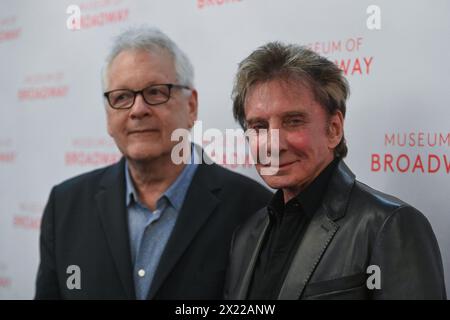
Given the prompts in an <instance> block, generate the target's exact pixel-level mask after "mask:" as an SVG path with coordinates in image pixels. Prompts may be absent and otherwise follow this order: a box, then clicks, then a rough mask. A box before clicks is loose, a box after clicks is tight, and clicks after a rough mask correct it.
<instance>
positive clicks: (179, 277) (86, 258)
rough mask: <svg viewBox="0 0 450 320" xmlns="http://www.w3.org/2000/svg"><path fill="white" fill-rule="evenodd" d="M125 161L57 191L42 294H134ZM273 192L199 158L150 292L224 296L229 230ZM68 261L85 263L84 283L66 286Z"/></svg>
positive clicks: (45, 244)
mask: <svg viewBox="0 0 450 320" xmlns="http://www.w3.org/2000/svg"><path fill="white" fill-rule="evenodd" d="M124 163H125V161H124V159H122V160H121V161H120V162H119V163H117V164H114V165H112V166H109V167H106V168H103V169H99V170H95V171H92V172H90V173H87V174H83V175H81V176H78V177H75V178H73V179H70V180H67V181H65V182H63V183H62V184H60V185H58V186H55V187H54V188H53V189H52V191H51V193H50V198H49V200H48V203H47V206H46V208H45V211H44V215H43V219H42V225H41V237H40V254H41V261H40V265H39V270H38V274H37V280H36V296H35V297H36V298H37V299H46V298H49V299H59V298H62V299H135V291H134V284H133V277H132V270H133V269H132V262H131V254H130V242H129V234H128V220H127V212H126V208H125V175H124ZM270 197H271V193H270V192H269V191H268V190H267V189H266V188H264V187H262V186H261V185H260V184H258V183H256V182H255V181H253V180H251V179H249V178H246V177H244V176H242V175H239V174H236V173H233V172H231V171H229V170H227V169H224V168H222V167H220V166H218V165H215V164H213V165H206V164H200V165H199V168H198V169H197V172H196V173H195V175H194V177H193V180H192V183H191V185H190V187H189V190H188V191H187V194H186V198H185V201H184V204H183V206H182V209H181V211H180V213H179V216H178V220H177V222H176V224H175V227H174V229H173V232H172V234H171V236H170V238H169V241H168V243H167V246H166V248H165V250H164V252H163V254H162V256H161V261H160V264H159V266H158V268H157V271H156V274H155V277H154V280H153V284H152V286H151V288H150V291H149V295H148V298H150V299H218V298H221V297H222V293H223V285H224V278H225V272H226V265H227V261H228V252H229V247H230V240H231V236H232V233H233V231H234V229H235V227H236V226H237V225H238V224H240V223H242V222H243V221H244V220H245V219H246V218H247V217H248V216H249V214H251V213H252V212H255V211H257V210H258V209H260V208H262V207H263V206H265V205H266V204H267V202H268V201H269V199H270ZM69 265H77V266H79V267H80V271H81V289H72V290H69V289H68V287H67V285H66V281H67V279H68V277H69V276H70V274H67V273H66V271H67V267H68V266H69Z"/></svg>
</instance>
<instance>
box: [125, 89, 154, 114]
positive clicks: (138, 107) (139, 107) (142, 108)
mask: <svg viewBox="0 0 450 320" xmlns="http://www.w3.org/2000/svg"><path fill="white" fill-rule="evenodd" d="M151 113H152V106H150V105H149V104H148V103H147V102H145V100H144V97H143V96H142V94H141V93H138V94H137V95H136V98H135V99H134V104H133V106H132V107H131V110H130V117H131V118H143V117H146V116H148V115H150V114H151Z"/></svg>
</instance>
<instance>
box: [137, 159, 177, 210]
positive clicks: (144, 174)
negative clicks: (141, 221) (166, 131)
mask: <svg viewBox="0 0 450 320" xmlns="http://www.w3.org/2000/svg"><path fill="white" fill-rule="evenodd" d="M184 167H185V165H184V164H180V165H177V164H174V163H173V162H172V161H171V159H170V156H169V157H167V159H166V158H158V159H155V160H151V161H135V160H132V159H128V170H129V173H130V177H131V179H132V180H133V183H134V187H135V189H136V192H137V193H138V196H139V200H140V201H141V202H143V203H144V204H145V205H146V206H147V207H148V208H149V209H150V210H152V211H153V210H155V209H156V202H157V201H158V199H159V198H160V197H161V195H162V194H163V193H164V192H165V191H166V190H167V189H168V188H169V186H170V185H171V184H172V183H173V182H174V181H175V180H176V179H177V177H178V176H179V175H180V173H181V172H182V171H183V169H184Z"/></svg>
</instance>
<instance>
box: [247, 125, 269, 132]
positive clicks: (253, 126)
mask: <svg viewBox="0 0 450 320" xmlns="http://www.w3.org/2000/svg"><path fill="white" fill-rule="evenodd" d="M249 129H253V130H255V131H259V130H262V129H267V127H266V126H265V125H263V124H253V125H251V126H250V127H249Z"/></svg>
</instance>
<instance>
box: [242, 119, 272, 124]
mask: <svg viewBox="0 0 450 320" xmlns="http://www.w3.org/2000/svg"><path fill="white" fill-rule="evenodd" d="M245 122H246V123H247V124H253V123H256V122H267V120H265V119H263V118H260V117H255V118H250V119H247V120H245Z"/></svg>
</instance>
